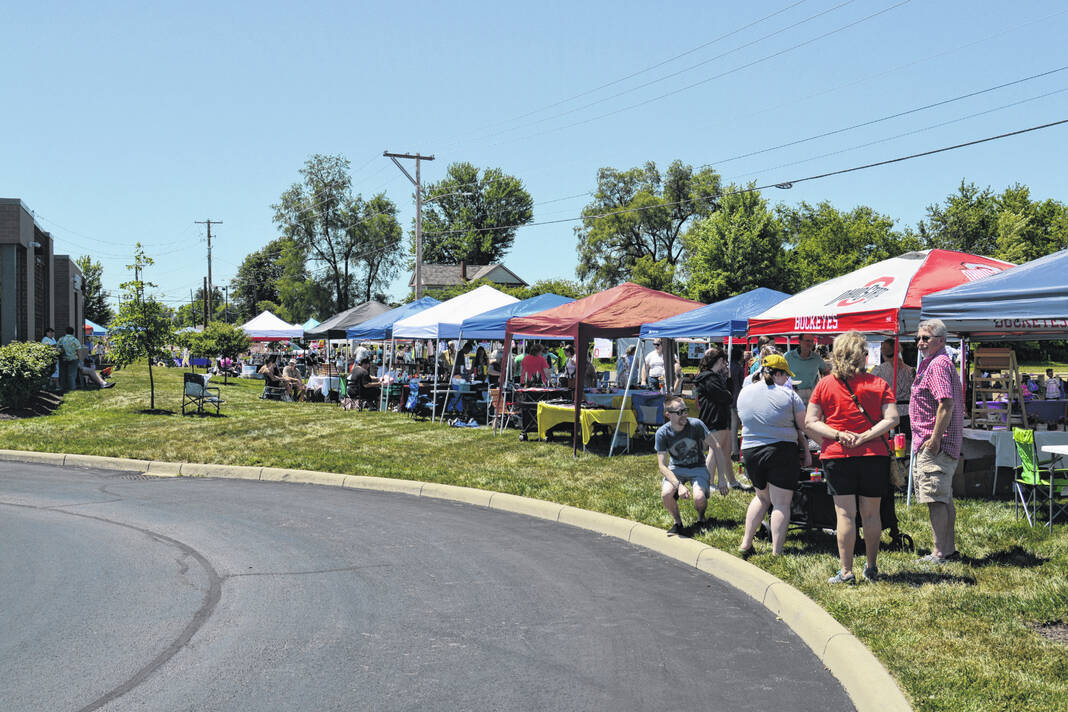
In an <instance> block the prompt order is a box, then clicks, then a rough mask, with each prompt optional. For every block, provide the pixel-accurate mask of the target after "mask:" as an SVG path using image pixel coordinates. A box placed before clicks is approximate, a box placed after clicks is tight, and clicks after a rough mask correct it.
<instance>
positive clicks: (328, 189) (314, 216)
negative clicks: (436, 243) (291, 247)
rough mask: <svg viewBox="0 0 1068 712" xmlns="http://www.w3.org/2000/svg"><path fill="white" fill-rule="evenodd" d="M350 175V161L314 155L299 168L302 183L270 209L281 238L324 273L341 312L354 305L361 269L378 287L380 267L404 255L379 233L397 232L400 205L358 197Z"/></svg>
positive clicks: (378, 197)
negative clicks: (299, 248)
mask: <svg viewBox="0 0 1068 712" xmlns="http://www.w3.org/2000/svg"><path fill="white" fill-rule="evenodd" d="M348 171H349V161H348V159H347V158H344V157H343V156H327V155H322V154H316V155H314V156H312V157H311V158H309V159H308V160H307V161H306V162H305V164H304V167H303V168H302V169H301V170H300V175H301V178H302V181H301V182H300V183H294V184H293V185H292V186H290V188H289V189H288V190H286V191H285V192H284V193H282V196H281V198H280V200H279V202H278V203H277V204H275V205H273V206H272V207H273V208H274V211H275V214H274V221H275V224H276V225H278V227H279V228H280V229H281V231H282V234H283V235H284V236H285V237H288V238H291V239H293V240H296V241H297V242H298V243H300V245H301V246H303V247H304V248H305V249H307V251H308V256H309V258H310V259H312V260H314V261H315V262H316V263H317V264H318V265H319V266H320V268H321V269H322V276H323V278H324V279H325V281H327V282H328V283H329V284H330V287H331V291H332V292H333V295H334V308H335V309H336V310H337V311H343V310H345V309H348V308H349V307H350V306H352V298H353V295H354V294H358V292H357V291H356V284H357V281H358V280H360V279H362V277H361V276H360V269H361V268H362V269H363V270H364V271H367V270H369V269H370V271H372V272H373V274H371V275H370V277H369V280H370V282H371V283H372V284H376V283H378V282H379V281H381V278H380V276H379V275H380V274H381V269H380V263H381V262H382V261H384V260H386V259H399V252H400V250H399V244H396V243H394V242H391V241H390V240H389V239H388V238H382V236H381V235H380V232H381V231H385V232H386V233H388V234H389V235H392V234H393V233H394V232H395V231H396V229H397V228H396V227H395V226H394V223H396V207H395V206H394V205H393V203H392V202H390V201H389V200H386V198H385V196H384V195H378V196H375V197H374V198H372V199H371V200H369V201H364V200H363V199H362V198H361V197H360V196H358V195H355V196H354V195H353V194H352V180H351V177H350V176H349V173H348ZM397 242H398V243H399V241H397ZM376 249H377V250H386V251H387V255H386V256H385V257H383V256H382V255H380V254H379V255H378V256H375V254H374V251H375V250H376ZM372 258H373V262H372V261H371V260H372ZM372 264H373V266H374V269H371V266H372Z"/></svg>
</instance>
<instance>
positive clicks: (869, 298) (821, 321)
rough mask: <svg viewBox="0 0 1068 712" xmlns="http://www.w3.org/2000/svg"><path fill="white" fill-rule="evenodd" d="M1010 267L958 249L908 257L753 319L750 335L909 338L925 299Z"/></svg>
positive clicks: (794, 298) (870, 267) (832, 281)
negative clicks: (858, 334) (854, 334)
mask: <svg viewBox="0 0 1068 712" xmlns="http://www.w3.org/2000/svg"><path fill="white" fill-rule="evenodd" d="M1012 266H1013V265H1012V264H1011V263H1009V262H1002V261H1001V260H994V259H990V258H989V257H980V256H978V255H970V254H968V253H966V252H954V251H952V250H921V251H918V252H906V253H905V254H903V255H900V256H898V257H891V258H890V259H888V260H883V261H882V262H876V263H875V264H871V265H868V266H867V267H862V268H860V269H858V270H856V271H853V272H850V273H849V274H845V275H842V276H841V277H835V278H834V279H830V280H828V281H826V282H823V283H822V284H817V285H816V286H814V287H809V288H808V289H806V290H805V291H803V292H801V293H800V294H796V295H794V296H792V297H790V298H789V299H785V300H783V301H781V302H779V303H778V304H776V305H775V306H773V307H771V308H770V309H768V310H767V311H765V312H762V313H761V314H758V315H756V316H755V317H753V318H751V319H750V320H749V333H750V334H821V333H822V334H836V333H841V332H844V331H851V330H853V329H855V330H857V331H863V332H867V333H885V334H904V333H911V332H913V331H915V329H916V327H917V325H918V324H919V322H920V300H921V298H922V297H923V296H924V295H925V294H931V293H932V292H939V291H942V290H943V289H949V288H951V287H956V286H957V285H959V284H964V283H967V282H975V281H978V280H981V279H985V278H987V277H990V276H992V275H995V274H998V273H999V272H1002V271H1004V270H1006V269H1009V268H1010V267H1012Z"/></svg>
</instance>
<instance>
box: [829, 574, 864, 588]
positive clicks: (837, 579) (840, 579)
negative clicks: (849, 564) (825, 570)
mask: <svg viewBox="0 0 1068 712" xmlns="http://www.w3.org/2000/svg"><path fill="white" fill-rule="evenodd" d="M856 582H857V577H856V576H854V575H853V574H849V575H848V576H843V575H842V572H841V571H839V572H838V573H836V574H835V575H834V576H831V577H830V578H829V579H827V583H844V584H849V585H850V586H852V585H854V584H856Z"/></svg>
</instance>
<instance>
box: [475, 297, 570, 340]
mask: <svg viewBox="0 0 1068 712" xmlns="http://www.w3.org/2000/svg"><path fill="white" fill-rule="evenodd" d="M573 301H575V300H574V299H571V298H569V297H561V296H560V295H559V294H539V295H538V296H536V297H531V298H530V299H524V300H523V301H521V302H513V303H512V304H505V305H504V306H503V307H497V308H496V309H491V310H489V311H488V312H483V313H482V314H478V315H476V316H473V317H470V318H468V319H464V320H463V322H462V323H461V324H460V332H461V334H462V335H463V337H464V338H466V339H503V338H504V332H505V327H506V325H507V323H508V320H509V319H511V318H512V317H513V316H529V315H531V314H537V313H539V312H543V311H546V310H548V309H552V308H554V307H558V306H560V305H561V304H568V303H570V302H573Z"/></svg>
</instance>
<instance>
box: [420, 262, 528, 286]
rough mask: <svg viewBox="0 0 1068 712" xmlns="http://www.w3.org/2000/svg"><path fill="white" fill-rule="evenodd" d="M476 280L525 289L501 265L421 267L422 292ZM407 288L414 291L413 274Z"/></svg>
mask: <svg viewBox="0 0 1068 712" xmlns="http://www.w3.org/2000/svg"><path fill="white" fill-rule="evenodd" d="M476 279H486V280H489V281H490V282H493V283H494V284H499V285H501V286H504V287H526V286H529V285H528V284H527V283H526V282H524V281H523V280H522V279H520V278H519V277H517V276H516V274H515V272H513V271H512V270H510V269H508V268H507V267H505V266H504V265H502V264H495V265H469V264H467V263H465V262H461V263H460V264H458V265H434V264H424V265H423V290H424V291H425V290H427V289H443V288H445V287H455V286H457V285H460V284H466V283H467V282H473V281H474V280H476ZM408 286H409V287H411V288H412V289H415V273H414V272H413V273H412V278H411V279H410V280H408Z"/></svg>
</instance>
